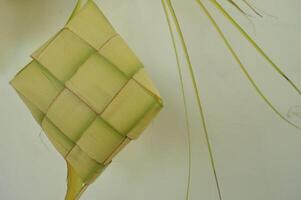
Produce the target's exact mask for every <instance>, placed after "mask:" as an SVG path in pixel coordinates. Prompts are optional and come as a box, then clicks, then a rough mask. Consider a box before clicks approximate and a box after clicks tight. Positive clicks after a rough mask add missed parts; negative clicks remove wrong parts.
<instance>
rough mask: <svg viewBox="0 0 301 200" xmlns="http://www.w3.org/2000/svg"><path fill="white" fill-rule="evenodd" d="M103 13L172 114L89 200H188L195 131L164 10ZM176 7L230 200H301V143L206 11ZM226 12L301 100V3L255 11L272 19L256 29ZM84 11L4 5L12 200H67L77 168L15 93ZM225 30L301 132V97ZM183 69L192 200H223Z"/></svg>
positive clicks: (275, 2) (0, 95) (190, 1)
mask: <svg viewBox="0 0 301 200" xmlns="http://www.w3.org/2000/svg"><path fill="white" fill-rule="evenodd" d="M96 2H97V3H98V5H99V6H100V7H101V9H102V11H103V12H104V13H105V15H106V16H107V17H108V19H109V20H110V21H111V23H112V24H113V26H114V27H115V28H116V30H117V31H118V32H119V33H120V35H121V36H122V37H123V38H124V39H125V40H126V41H127V43H128V44H129V46H130V47H131V48H132V49H133V50H134V51H135V52H136V54H137V55H138V57H139V58H140V59H141V60H142V62H143V63H144V65H145V68H146V70H147V71H148V72H149V74H150V76H151V77H152V79H153V80H154V82H155V84H156V85H157V86H158V88H159V90H160V92H161V94H162V97H163V98H164V101H165V108H164V110H163V111H162V112H161V113H160V115H159V116H158V117H157V118H156V119H155V120H154V122H153V123H152V124H151V125H150V126H149V128H148V129H147V130H146V131H145V133H144V134H143V135H142V136H141V137H140V138H139V140H137V141H135V142H133V143H131V144H130V145H129V146H128V147H127V148H125V150H124V151H122V152H121V153H120V154H119V155H118V156H117V157H116V159H114V161H113V163H112V164H111V166H110V167H109V168H108V169H107V170H106V171H105V172H104V173H103V174H102V176H100V178H98V179H97V181H96V182H95V183H94V184H93V185H92V186H90V187H89V189H88V190H87V191H86V193H85V194H84V195H83V197H82V199H83V200H96V199H97V200H100V199H106V200H120V199H124V200H142V199H143V200H153V199H156V200H184V199H185V195H186V187H187V170H188V157H187V156H188V153H187V130H186V128H185V123H184V113H183V101H182V99H181V93H180V85H179V78H178V73H177V70H176V62H175V57H174V54H173V49H172V46H171V40H170V36H169V33H168V26H167V24H166V20H165V16H164V13H163V9H162V6H161V2H160V0H122V1H121V0H101V1H100V0H98V1H96ZM173 2H174V5H175V10H176V12H177V15H178V16H179V18H180V23H181V26H182V28H183V32H184V35H185V38H186V42H187V45H188V48H189V53H190V55H191V59H192V64H193V66H194V68H195V72H196V75H197V80H198V85H199V87H200V90H201V96H202V101H203V106H204V110H205V115H206V121H207V125H208V132H209V136H210V141H211V143H212V146H213V154H214V159H215V163H216V170H217V174H218V179H219V182H220V185H221V191H222V195H223V199H224V200H299V199H301V191H300V185H301V160H300V155H301V145H300V144H301V131H300V130H297V129H296V128H294V127H292V126H290V125H289V124H287V123H286V122H284V121H282V120H281V119H280V118H279V117H278V116H277V115H276V114H275V113H273V111H272V110H271V109H270V108H269V107H268V106H267V105H266V104H265V103H264V101H263V100H262V99H261V98H260V97H259V96H258V95H257V94H256V92H255V90H254V89H253V88H252V86H251V85H250V83H249V82H248V80H247V79H246V77H245V76H244V75H243V74H242V73H241V70H240V69H239V66H238V65H237V64H236V63H235V61H234V59H233V58H232V57H231V55H230V54H229V52H228V51H227V49H226V48H225V46H224V44H223V42H222V40H221V39H220V38H219V36H218V35H217V33H216V31H215V30H214V29H213V27H212V25H211V24H210V23H209V21H208V19H207V18H206V16H205V15H204V14H202V12H201V11H200V9H199V7H198V6H197V4H196V3H195V2H194V0H174V1H173ZM204 2H207V3H208V0H205V1H204ZM220 2H222V3H223V4H224V5H225V7H226V8H227V10H229V11H230V12H231V13H232V14H233V15H234V16H235V18H236V19H238V21H239V22H240V23H241V24H242V25H243V26H244V27H245V28H246V30H247V31H248V32H249V33H250V34H251V35H252V36H253V37H254V38H255V40H256V41H258V43H259V44H260V45H261V46H262V47H263V49H264V50H265V51H266V52H267V53H268V55H270V56H271V58H272V59H274V61H275V62H276V63H277V64H279V66H280V67H281V68H282V69H283V71H284V72H285V73H286V74H287V75H288V77H290V78H291V79H292V80H293V81H294V82H295V83H296V84H297V85H298V86H299V88H300V87H301V68H300V63H301V56H300V52H301V46H300V44H301V42H300V35H301V21H300V18H301V14H300V10H301V2H300V1H299V0H265V1H260V0H250V2H252V3H253V4H254V5H256V7H258V8H260V9H261V10H263V11H264V12H263V15H264V17H263V18H260V17H256V15H254V14H253V13H251V12H250V11H248V13H251V15H252V16H253V17H250V19H249V20H248V19H247V18H246V17H245V16H243V15H241V14H240V13H239V12H237V11H236V10H235V9H233V8H232V7H231V6H229V5H228V4H227V3H225V2H224V0H220ZM74 4H75V0H74V1H73V0H72V1H71V0H65V1H61V0H51V1H49V0H0V199H1V200H41V199H43V200H54V199H55V200H56V199H58V200H59V199H63V198H64V195H65V189H66V181H65V179H66V166H65V162H64V160H63V159H62V158H61V157H60V156H59V154H58V153H57V152H56V151H55V149H54V148H53V147H52V145H51V144H50V142H49V141H48V140H47V138H46V137H45V136H44V134H43V133H40V132H41V128H39V126H38V125H37V124H36V123H35V121H34V120H33V118H32V117H31V114H30V113H29V111H28V110H27V108H26V107H25V105H24V104H23V103H22V101H21V100H20V99H19V97H18V96H17V94H16V93H15V92H14V90H13V89H12V87H10V85H9V84H8V82H9V80H11V79H12V78H13V76H14V74H16V72H17V71H18V70H20V69H21V68H22V67H23V66H24V65H25V64H27V63H28V62H29V61H30V57H29V55H30V54H31V53H32V52H33V51H34V50H36V49H37V48H38V47H39V46H40V45H41V44H42V43H43V42H45V41H46V40H47V39H48V38H49V37H51V36H52V35H53V34H55V33H56V32H57V31H58V30H59V29H60V28H61V27H62V26H63V25H64V23H65V21H66V19H67V18H68V17H69V14H70V13H71V11H72V9H73V6H74ZM207 5H209V7H210V8H212V6H210V4H207ZM212 12H213V13H215V14H217V13H216V12H214V10H212ZM271 15H272V16H271ZM216 16H218V15H216ZM218 19H219V20H218V21H219V23H220V24H222V27H223V30H225V31H226V33H227V36H229V37H230V38H231V42H232V43H233V44H234V46H235V49H236V50H238V52H239V53H240V56H241V58H242V60H243V61H244V63H245V64H246V67H247V68H248V70H249V71H250V73H251V75H252V76H253V77H254V79H255V80H256V81H257V82H258V85H259V86H260V88H261V89H262V90H263V92H264V93H265V94H266V95H267V96H268V97H269V98H270V99H271V101H272V102H273V103H274V104H275V106H276V107H277V108H278V109H279V110H280V112H281V113H282V114H284V115H285V116H287V115H289V116H290V120H292V121H294V122H295V123H296V124H299V125H300V126H301V119H300V118H298V116H297V115H298V114H299V116H300V115H301V114H300V112H301V109H300V106H301V98H300V96H298V95H296V92H294V91H293V90H292V89H291V88H290V87H289V85H288V84H286V82H285V81H284V80H283V79H282V78H280V76H279V75H277V73H275V71H274V70H273V69H272V68H271V66H270V65H268V64H267V63H266V62H264V61H263V60H262V59H261V58H260V56H258V55H257V54H256V52H255V51H254V50H253V49H252V48H251V46H250V45H248V44H247V43H246V42H245V41H244V40H243V38H242V37H240V36H239V34H237V32H236V31H234V29H233V27H232V26H230V25H229V24H227V21H225V20H224V18H222V17H221V16H219V17H218ZM182 63H183V65H182V67H183V69H184V71H183V72H184V74H185V82H186V85H185V88H186V89H187V91H188V93H187V97H188V101H189V109H190V112H189V113H190V119H192V123H191V127H192V130H193V132H192V136H191V140H192V180H191V191H190V200H217V199H218V196H217V190H216V186H215V182H214V178H213V174H212V166H211V165H210V162H209V156H208V149H207V146H206V142H205V138H204V132H203V131H202V127H201V125H200V119H199V115H198V113H197V112H196V110H197V109H196V105H195V101H194V96H193V93H192V90H191V82H190V79H189V76H188V74H187V73H186V72H187V70H186V69H187V68H186V66H185V63H184V62H182ZM294 113H295V114H294Z"/></svg>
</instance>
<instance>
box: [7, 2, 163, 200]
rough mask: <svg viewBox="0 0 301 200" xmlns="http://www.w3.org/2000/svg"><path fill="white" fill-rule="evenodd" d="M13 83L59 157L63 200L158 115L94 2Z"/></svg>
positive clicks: (153, 96) (140, 73) (145, 84)
mask: <svg viewBox="0 0 301 200" xmlns="http://www.w3.org/2000/svg"><path fill="white" fill-rule="evenodd" d="M32 58H33V61H32V62H31V63H29V64H28V65H27V66H26V67H25V68H23V69H22V70H21V71H20V72H19V73H18V74H17V75H16V76H15V78H14V79H13V80H12V81H11V84H12V86H13V87H14V88H15V89H16V91H17V93H18V94H19V96H20V97H21V98H22V100H23V101H24V103H25V104H26V105H27V107H28V108H29V109H30V111H31V113H32V115H33V116H34V118H35V119H36V121H37V122H38V123H39V124H40V125H41V127H42V128H43V130H44V132H45V133H46V135H47V136H48V138H49V139H50V141H51V142H52V143H53V145H54V146H55V147H56V149H57V150H58V151H59V153H60V154H61V155H62V156H63V157H64V158H65V160H66V161H67V166H68V191H67V195H66V199H67V200H73V199H78V198H79V197H80V195H81V193H82V192H83V191H84V190H85V188H86V187H87V186H88V185H89V184H90V183H92V182H93V181H94V180H95V178H97V177H98V176H99V175H100V173H101V172H102V171H103V170H104V169H105V168H106V167H107V166H108V165H109V164H110V162H111V160H112V158H113V157H114V156H115V155H116V154H117V153H118V152H119V151H120V150H121V149H122V148H123V147H124V146H125V145H127V144H128V143H129V142H130V141H131V140H133V139H136V138H138V137H139V135H140V134H141V132H142V131H143V130H144V128H145V127H146V126H147V125H148V124H149V123H150V121H151V120H152V119H153V118H154V117H155V115H156V114H157V113H158V112H159V111H160V109H161V108H162V99H161V97H160V94H159V92H158V91H157V89H156V88H155V87H154V86H153V84H152V81H151V80H150V79H149V78H148V76H147V74H146V73H145V71H144V69H143V65H142V64H141V62H140V61H139V60H138V58H137V57H136V56H135V54H134V53H133V52H132V51H131V50H130V49H129V47H128V46H127V45H126V43H125V42H124V41H123V39H122V38H121V37H120V36H119V35H118V34H117V33H116V31H115V30H114V28H113V27H112V26H111V24H110V23H109V22H108V20H107V19H106V18H105V16H104V15H103V14H102V12H101V11H100V10H99V8H98V7H97V5H96V4H94V3H93V1H87V3H86V4H85V5H84V6H83V7H81V1H79V2H78V4H77V7H76V9H75V11H74V13H73V14H72V16H71V18H70V19H69V21H68V23H67V24H66V26H65V27H64V28H63V29H62V30H61V31H59V33H57V34H56V35H55V36H54V37H53V38H51V39H50V40H49V41H48V42H47V43H46V44H44V45H43V46H42V47H41V48H40V49H38V50H37V51H36V52H35V53H34V54H33V55H32Z"/></svg>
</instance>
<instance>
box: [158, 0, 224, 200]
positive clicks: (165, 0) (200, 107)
mask: <svg viewBox="0 0 301 200" xmlns="http://www.w3.org/2000/svg"><path fill="white" fill-rule="evenodd" d="M162 4H163V7H164V11H165V13H166V16H167V21H168V24H169V27H170V33H171V37H172V40H173V44H174V46H176V45H175V38H174V34H173V31H172V28H171V22H170V19H169V17H168V13H167V8H168V9H169V12H170V14H171V16H172V19H173V22H174V25H175V27H176V31H177V34H178V36H179V38H180V41H181V47H182V49H183V50H184V54H185V59H186V63H187V66H188V69H189V74H190V77H191V80H192V84H193V89H194V93H195V97H196V100H197V106H198V110H199V114H200V117H201V124H202V125H203V129H204V133H205V138H206V143H207V148H208V152H209V157H210V163H211V166H212V171H213V174H214V179H215V183H216V187H217V191H218V196H219V199H220V200H222V193H221V189H220V184H219V180H218V176H217V171H216V167H215V161H214V155H213V152H212V145H211V142H210V139H209V135H208V130H207V124H206V120H205V114H204V110H203V105H202V101H201V97H200V91H199V88H198V86H197V81H196V77H195V73H194V69H193V66H192V63H191V60H190V56H189V53H188V49H187V46H186V42H185V39H184V35H183V33H182V31H181V27H180V24H179V22H178V19H177V16H176V14H175V11H174V9H173V5H172V4H171V1H170V0H162ZM175 55H176V58H177V59H179V52H178V50H177V48H175ZM177 63H178V71H179V74H181V68H180V64H179V62H177ZM180 76H181V75H180ZM181 85H182V88H183V89H184V87H183V80H181ZM185 107H187V105H185ZM185 110H187V108H185Z"/></svg>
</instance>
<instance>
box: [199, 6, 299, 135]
mask: <svg viewBox="0 0 301 200" xmlns="http://www.w3.org/2000/svg"><path fill="white" fill-rule="evenodd" d="M195 1H196V3H197V4H198V5H199V6H200V8H201V9H202V11H203V12H204V13H205V14H206V16H207V17H208V18H209V20H210V22H211V23H212V25H213V26H214V28H215V29H216V30H217V32H218V33H219V35H220V36H221V38H222V39H223V41H224V43H225V45H226V46H227V48H228V50H229V51H230V53H231V54H232V56H233V57H234V59H235V61H236V62H237V63H238V65H239V66H240V68H241V70H242V72H243V74H244V75H245V76H246V77H247V79H248V80H249V81H250V83H251V84H252V86H253V87H254V89H255V90H256V92H257V93H258V94H259V96H260V97H261V98H262V99H263V100H264V101H265V102H266V103H267V105H268V106H269V107H270V108H271V109H272V110H273V111H274V112H275V113H276V114H277V115H278V116H279V117H280V118H281V119H283V120H284V121H286V122H287V123H289V124H290V125H292V126H294V127H295V128H297V129H301V128H300V127H299V126H297V125H296V124H294V123H292V122H291V121H289V120H288V119H287V118H286V117H284V115H283V114H281V113H280V112H279V111H278V110H277V109H276V108H275V106H274V105H273V104H272V103H271V101H270V100H269V99H268V98H267V97H266V96H265V95H264V94H263V92H262V91H261V90H260V88H259V87H258V85H257V84H256V82H255V81H254V80H253V78H252V77H251V75H250V74H249V72H248V71H247V69H246V67H245V66H244V64H243V63H242V62H241V60H240V59H239V57H238V55H237V53H236V52H235V51H234V49H233V47H232V45H231V44H230V42H229V41H228V39H227V38H226V36H225V34H224V33H223V31H222V30H221V28H220V27H219V25H218V24H217V22H216V21H215V20H214V18H213V17H212V15H211V14H210V12H209V11H208V9H207V8H206V6H205V5H204V4H203V3H202V1H201V0H195ZM212 1H213V2H215V3H216V5H219V4H218V3H217V2H216V1H214V0H212ZM218 8H221V9H222V11H223V13H226V14H227V15H226V16H230V15H229V14H228V13H227V12H226V11H225V10H224V9H223V8H222V7H221V6H219V7H218ZM219 10H220V9H219ZM230 19H232V20H230V21H231V22H233V21H234V19H233V18H230ZM235 24H237V23H236V22H235ZM237 26H238V29H239V30H243V29H242V28H241V27H240V26H239V25H238V24H237ZM242 33H243V35H244V36H245V37H246V38H247V39H248V40H249V41H250V42H251V43H252V44H253V45H254V46H255V48H256V49H257V50H258V51H259V52H260V53H261V55H263V56H264V57H265V59H267V60H268V61H269V62H270V63H271V64H272V66H274V68H275V69H276V70H277V72H278V73H280V74H281V75H282V74H283V76H284V77H286V80H288V81H289V83H291V85H292V86H293V87H294V88H295V89H296V90H297V92H300V91H299V90H298V88H297V87H296V86H295V85H294V83H293V82H291V81H290V80H289V79H288V78H287V76H286V75H285V74H284V73H283V72H282V71H281V70H280V69H279V68H278V67H277V65H276V64H275V63H274V62H273V61H272V60H271V59H270V58H269V57H268V56H267V55H266V54H265V53H264V52H263V51H262V49H261V48H260V47H258V46H257V44H256V43H255V42H254V40H252V38H251V37H250V36H249V35H248V34H247V33H246V32H245V31H243V32H242Z"/></svg>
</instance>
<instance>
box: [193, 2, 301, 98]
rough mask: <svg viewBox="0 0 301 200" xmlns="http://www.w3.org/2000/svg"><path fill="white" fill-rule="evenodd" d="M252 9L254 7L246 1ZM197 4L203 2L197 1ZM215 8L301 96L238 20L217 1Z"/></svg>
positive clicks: (299, 92)
mask: <svg viewBox="0 0 301 200" xmlns="http://www.w3.org/2000/svg"><path fill="white" fill-rule="evenodd" d="M243 1H244V2H246V3H247V4H248V5H249V6H250V7H252V6H251V5H250V4H249V3H248V2H247V1H246V0H243ZM197 2H201V1H200V0H197ZM211 2H212V3H213V4H214V6H215V7H216V8H217V9H218V10H219V11H220V12H221V13H222V14H223V15H224V16H225V17H226V19H227V20H228V21H229V22H230V23H231V24H232V25H233V26H234V27H235V28H236V29H238V31H239V32H240V33H241V34H242V35H243V36H244V37H245V38H246V39H247V40H248V41H249V42H250V43H251V45H252V46H253V47H254V48H255V49H256V50H257V51H258V52H259V53H260V54H261V55H262V56H263V57H264V59H265V60H266V61H268V63H269V64H270V65H271V66H272V67H273V68H274V69H275V70H276V71H277V72H278V73H279V74H280V75H281V76H282V77H283V78H284V79H286V80H287V81H288V83H289V84H290V85H291V86H292V87H293V88H294V89H295V90H296V91H297V92H298V94H299V95H301V90H300V89H299V88H298V87H297V86H296V84H295V83H294V82H293V81H292V80H290V79H289V78H288V77H287V76H286V75H285V73H284V72H283V71H282V70H281V69H280V68H279V67H278V66H277V65H276V63H275V62H274V61H273V60H272V59H271V58H270V57H269V56H268V55H267V54H266V53H265V52H264V51H263V49H262V48H261V47H260V46H259V45H258V44H257V43H256V42H255V41H254V40H253V39H252V37H251V36H250V35H249V34H248V33H247V32H246V31H245V30H244V29H243V28H242V27H241V26H240V25H239V24H238V23H237V22H236V20H235V19H234V18H233V17H232V16H231V15H230V14H229V13H228V12H227V11H226V10H225V9H224V8H223V7H222V6H221V4H220V3H218V2H217V1H216V0H211Z"/></svg>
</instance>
